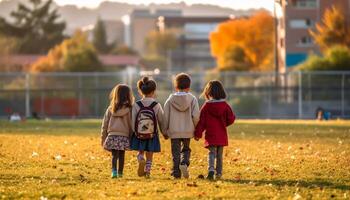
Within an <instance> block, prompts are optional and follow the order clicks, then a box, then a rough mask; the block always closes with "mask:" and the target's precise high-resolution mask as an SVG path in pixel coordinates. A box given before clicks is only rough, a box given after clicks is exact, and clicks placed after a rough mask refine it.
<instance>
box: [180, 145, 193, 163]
mask: <svg viewBox="0 0 350 200" xmlns="http://www.w3.org/2000/svg"><path fill="white" fill-rule="evenodd" d="M190 142H191V139H190V138H184V139H182V150H181V157H182V159H181V165H187V166H190V157H191V148H190Z"/></svg>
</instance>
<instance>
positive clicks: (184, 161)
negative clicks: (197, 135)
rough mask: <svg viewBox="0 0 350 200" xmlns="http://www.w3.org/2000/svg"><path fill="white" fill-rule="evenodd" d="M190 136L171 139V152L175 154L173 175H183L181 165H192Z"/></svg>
mask: <svg viewBox="0 0 350 200" xmlns="http://www.w3.org/2000/svg"><path fill="white" fill-rule="evenodd" d="M190 141H191V139H190V138H176V139H171V154H172V156H173V170H172V176H174V177H176V178H179V177H181V172H180V168H179V166H180V165H187V166H189V165H190V156H191V149H190Z"/></svg>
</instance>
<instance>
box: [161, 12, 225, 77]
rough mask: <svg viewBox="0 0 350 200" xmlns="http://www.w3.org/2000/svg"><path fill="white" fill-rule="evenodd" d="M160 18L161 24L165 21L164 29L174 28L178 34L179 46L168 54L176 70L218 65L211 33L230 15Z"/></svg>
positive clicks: (198, 68) (206, 67) (199, 68)
mask: <svg viewBox="0 0 350 200" xmlns="http://www.w3.org/2000/svg"><path fill="white" fill-rule="evenodd" d="M159 20H160V22H158V24H159V25H160V24H161V23H164V25H162V26H164V27H163V28H164V29H171V30H174V32H175V33H176V35H177V40H178V45H177V48H176V49H174V50H172V51H171V52H170V53H169V54H168V56H170V58H168V59H170V61H171V62H169V64H170V65H171V66H169V67H171V68H173V69H175V70H188V69H192V70H195V69H197V70H201V69H209V68H213V67H215V66H216V62H215V59H214V58H213V56H212V55H211V51H210V43H209V34H210V32H212V31H214V30H215V29H216V27H217V26H218V24H219V23H221V22H223V21H226V20H229V17H213V16H206V17H184V16H166V17H161V18H159Z"/></svg>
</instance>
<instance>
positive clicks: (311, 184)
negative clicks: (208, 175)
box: [221, 179, 350, 190]
mask: <svg viewBox="0 0 350 200" xmlns="http://www.w3.org/2000/svg"><path fill="white" fill-rule="evenodd" d="M221 181H223V182H228V183H235V184H254V185H256V186H260V185H269V184H272V185H274V186H280V187H283V186H290V187H304V188H332V189H338V190H350V185H345V184H341V183H340V184H338V183H332V182H329V181H327V180H312V181H307V180H232V179H221Z"/></svg>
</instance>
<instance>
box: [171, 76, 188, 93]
mask: <svg viewBox="0 0 350 200" xmlns="http://www.w3.org/2000/svg"><path fill="white" fill-rule="evenodd" d="M174 85H175V88H177V89H179V90H184V89H187V88H190V87H191V78H190V76H189V75H188V74H186V73H180V74H178V75H176V77H175V81H174Z"/></svg>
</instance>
